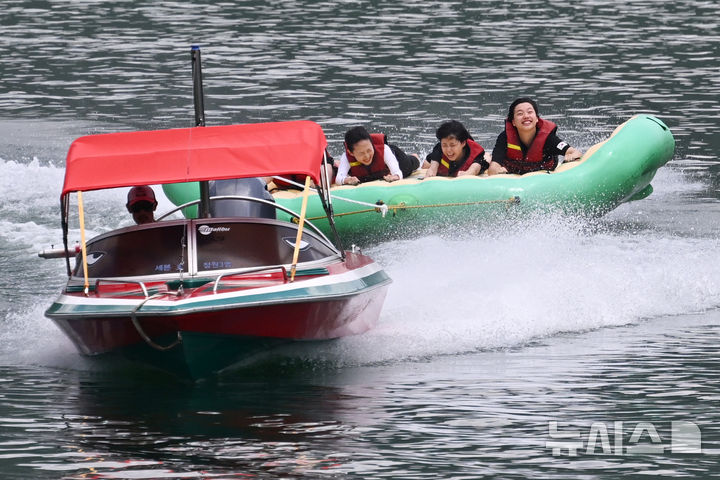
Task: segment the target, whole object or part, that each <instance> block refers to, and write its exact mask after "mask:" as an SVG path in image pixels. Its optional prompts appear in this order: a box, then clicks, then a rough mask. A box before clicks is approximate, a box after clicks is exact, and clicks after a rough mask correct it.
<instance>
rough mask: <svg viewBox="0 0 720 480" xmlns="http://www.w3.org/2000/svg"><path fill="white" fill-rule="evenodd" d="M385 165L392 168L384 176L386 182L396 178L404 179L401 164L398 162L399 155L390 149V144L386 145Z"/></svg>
mask: <svg viewBox="0 0 720 480" xmlns="http://www.w3.org/2000/svg"><path fill="white" fill-rule="evenodd" d="M384 156H385V165H386V166H387V167H388V169H390V173H389V174H388V175H385V176H384V177H383V178H384V179H385V181H386V182H394V181H396V180H402V178H403V174H402V170H400V164H399V163H398V160H397V157H396V156H395V154H394V153H393V151H392V149H390V146H389V145H385V154H384Z"/></svg>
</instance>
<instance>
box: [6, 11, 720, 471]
mask: <svg viewBox="0 0 720 480" xmlns="http://www.w3.org/2000/svg"><path fill="white" fill-rule="evenodd" d="M0 6H1V7H2V12H3V14H2V16H1V17H0V46H1V47H2V51H3V59H2V65H1V67H0V72H1V73H0V127H2V131H3V132H4V135H3V136H2V139H1V140H0V226H1V227H2V228H0V249H1V250H0V251H1V252H2V253H1V254H0V266H1V267H2V269H3V271H4V272H5V274H4V275H3V279H2V287H3V295H2V296H1V297H0V313H1V314H2V324H1V325H0V477H1V478H3V479H23V480H26V479H61V478H62V479H81V478H112V479H156V478H166V479H176V478H177V479H180V478H287V479H289V478H293V479H295V478H313V479H315V478H363V479H366V478H392V479H424V478H427V479H431V478H432V479H435V478H452V479H475V478H518V479H521V478H523V479H524V478H574V479H616V478H621V477H622V478H658V477H674V476H686V477H695V478H708V477H711V476H717V475H719V474H720V467H719V466H718V463H719V462H718V460H717V459H718V455H719V454H720V431H719V427H718V425H720V413H718V412H719V411H720V408H719V407H720V394H719V393H718V392H719V391H720V376H719V375H718V364H719V363H718V361H719V360H720V352H719V351H718V348H717V344H718V334H720V256H719V255H718V252H719V251H720V236H719V235H718V225H720V180H719V175H718V174H719V173H720V166H719V162H718V155H717V153H716V152H717V151H718V149H719V148H720V136H718V134H717V132H718V129H719V127H720V125H719V124H720V121H719V120H718V118H719V117H718V111H719V110H720V102H719V101H718V99H719V98H720V75H719V73H720V62H719V61H718V58H719V57H720V27H719V25H718V18H720V6H719V5H718V4H717V2H713V1H703V0H687V1H676V2H655V1H649V0H648V1H645V0H643V1H633V0H630V1H626V2H615V1H609V0H589V1H579V0H578V1H571V0H563V1H554V0H546V1H544V2H540V1H534V0H526V1H522V2H520V1H516V0H511V1H504V2H500V1H444V2H439V1H415V0H409V1H404V2H397V3H395V2H378V1H374V0H373V1H351V0H346V1H339V2H313V1H309V0H280V1H277V2H258V1H238V2H219V3H201V2H193V3H182V2H169V1H157V2H149V1H122V0H114V1H112V2H110V1H102V0H97V1H93V2H82V3H81V2H71V1H59V0H50V1H46V2H35V1H22V0H17V1H13V0H2V1H0ZM192 44H199V45H200V46H201V47H202V55H203V73H204V77H205V89H204V90H205V108H206V114H207V123H208V125H220V124H227V123H246V122H265V121H279V120H289V119H310V120H314V121H316V122H318V123H320V124H321V125H322V127H323V129H324V130H325V131H326V134H327V136H328V139H329V141H330V152H331V153H332V154H333V155H339V154H340V153H341V151H340V149H341V142H342V136H343V134H344V132H345V130H346V129H347V128H349V127H351V126H354V125H357V124H364V125H366V126H367V127H368V128H369V129H370V130H371V131H383V132H385V133H386V134H387V135H388V136H389V138H390V139H391V141H394V142H396V143H398V144H399V145H401V146H402V147H404V148H405V149H406V150H409V151H415V152H418V153H421V154H425V153H427V152H429V151H430V149H431V148H432V146H433V144H434V143H435V139H434V132H435V128H437V126H438V125H439V124H440V123H441V122H442V121H444V120H446V119H449V118H456V119H459V120H461V121H463V122H464V123H465V125H466V126H467V127H468V129H469V130H470V132H471V133H472V135H473V136H474V138H475V139H476V140H477V141H479V142H480V143H481V144H483V145H484V146H485V147H486V148H488V149H490V148H492V146H493V144H494V140H495V137H496V136H497V134H498V133H499V132H500V130H501V128H502V119H503V117H504V116H505V114H506V109H507V106H508V105H509V103H510V102H511V101H512V100H513V99H514V98H515V97H516V96H519V95H526V94H527V95H531V96H533V97H536V98H537V99H538V100H539V103H540V112H541V114H542V115H543V116H545V117H546V118H550V119H552V120H553V121H555V122H556V123H558V124H559V125H560V128H559V134H560V136H561V137H562V138H564V139H565V140H567V141H568V142H570V143H571V144H572V145H575V146H577V147H579V148H581V149H583V150H585V149H587V148H588V147H589V146H591V145H593V144H594V143H596V142H598V141H600V140H602V139H604V138H605V137H606V136H607V135H609V133H610V132H612V130H613V129H614V128H615V127H616V126H617V125H618V124H620V123H621V122H623V121H625V120H626V119H627V118H629V117H630V116H632V115H634V114H637V113H651V114H654V115H656V116H658V117H659V118H660V119H662V120H663V121H664V122H665V123H667V125H668V126H669V127H670V128H671V130H672V131H673V133H674V135H675V139H676V141H677V149H676V154H675V156H674V158H673V160H672V161H671V162H670V163H669V164H668V165H667V166H666V167H663V168H662V169H661V170H660V171H659V172H658V175H657V176H656V178H655V180H654V181H653V186H654V188H655V192H654V193H653V194H652V195H651V196H650V197H648V198H647V199H644V200H642V201H639V202H634V203H631V204H626V205H623V206H621V207H620V208H618V209H617V210H615V211H613V212H611V213H610V214H608V215H607V216H605V217H603V218H601V219H597V220H580V219H573V218H563V217H560V216H554V215H548V214H544V215H538V216H537V217H536V218H530V219H525V220H524V221H523V222H522V223H521V224H518V223H513V222H507V223H501V224H493V225H486V224H482V223H478V224H477V225H474V226H471V227H470V228H467V229H463V230H462V231H451V230H450V231H448V230H445V231H442V232H438V234H437V235H432V236H427V237H422V238H410V239H406V240H400V241H394V242H385V243H380V244H376V245H367V246H366V248H365V250H364V251H365V252H366V253H369V254H370V255H371V256H373V257H374V258H375V259H376V260H378V261H379V262H380V263H381V264H382V265H383V266H384V267H385V269H386V270H387V271H388V272H389V274H390V275H391V277H392V278H393V279H394V283H393V285H392V287H391V289H390V293H389V296H388V299H387V302H386V304H385V308H384V310H383V313H382V316H381V321H380V324H379V325H378V327H377V328H376V329H374V330H372V331H371V332H369V333H367V334H364V335H361V336H357V337H352V338H345V339H342V340H339V341H335V342H329V343H327V344H324V345H321V346H312V347H310V346H294V347H287V348H284V349H280V350H277V351H275V352H272V354H269V355H267V356H266V357H264V358H259V359H258V360H257V361H256V362H254V363H252V364H250V365H246V366H244V367H243V368H241V369H239V370H237V371H235V372H233V373H230V374H228V375H225V376H223V377H220V378H216V379H212V380H209V381H206V382H201V383H198V384H193V385H190V384H183V383H178V382H176V381H173V380H172V379H169V378H167V377H165V376H163V375H160V374H157V373H155V372H152V371H147V370H144V369H142V368H140V367H137V366H135V365H132V364H128V363H125V362H123V361H121V360H113V359H110V360H107V361H103V362H97V361H93V360H91V359H86V358H83V357H81V356H79V355H78V354H77V353H76V352H75V350H74V348H73V347H72V345H71V344H70V342H69V341H68V340H66V339H65V337H64V336H63V335H62V334H61V333H60V331H59V330H57V329H56V328H55V327H54V326H53V325H52V324H51V323H50V322H49V320H47V319H45V318H44V316H43V312H44V310H45V309H46V308H47V307H48V306H49V304H50V303H51V302H52V300H53V298H54V297H55V295H56V294H57V293H58V292H59V290H60V288H61V286H62V284H63V283H64V280H65V276H64V265H63V263H62V261H48V260H42V259H39V258H38V257H37V256H36V254H37V252H38V251H39V250H41V249H44V248H48V247H49V246H50V245H51V244H55V245H58V244H59V243H60V241H61V231H60V222H59V195H60V188H61V184H62V180H63V174H64V172H63V165H64V158H65V155H66V153H67V148H68V146H69V145H70V143H71V141H72V140H73V139H74V138H76V137H78V136H81V135H86V134H92V133H100V132H113V131H120V130H132V129H143V130H145V129H157V128H173V127H187V126H191V125H192V122H193V111H192V82H191V77H190V53H189V50H190V45H192ZM638 141H642V139H638ZM124 195H125V192H121V191H118V192H107V193H103V194H99V195H98V196H96V197H94V198H89V199H88V204H87V209H88V223H89V225H88V226H89V228H90V230H91V233H99V232H102V231H106V230H108V229H110V228H113V227H116V226H117V225H123V224H129V223H130V222H129V221H130V218H129V216H128V215H127V212H125V210H124V201H125V200H124ZM160 204H161V205H160V207H159V210H163V209H164V208H166V207H168V206H169V205H170V203H169V202H168V201H167V200H166V199H161V202H160Z"/></svg>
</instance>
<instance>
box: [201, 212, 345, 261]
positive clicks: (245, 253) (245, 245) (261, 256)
mask: <svg viewBox="0 0 720 480" xmlns="http://www.w3.org/2000/svg"><path fill="white" fill-rule="evenodd" d="M196 225H197V237H196V245H197V269H198V270H199V271H202V270H221V269H229V268H245V267H258V266H263V265H287V264H290V263H292V260H293V252H294V250H295V238H296V235H297V227H295V226H294V225H287V224H286V225H283V224H282V223H280V222H262V221H258V222H253V223H236V222H229V221H228V222H213V223H203V222H200V221H198V222H197V223H196ZM334 254H335V252H333V250H331V249H330V248H329V247H328V246H327V245H325V244H324V243H322V242H320V241H319V240H318V239H317V238H316V237H314V236H312V235H310V234H308V233H307V232H306V233H304V234H303V237H302V240H301V244H300V252H299V256H298V262H311V261H314V260H321V259H323V258H327V257H329V256H331V255H334Z"/></svg>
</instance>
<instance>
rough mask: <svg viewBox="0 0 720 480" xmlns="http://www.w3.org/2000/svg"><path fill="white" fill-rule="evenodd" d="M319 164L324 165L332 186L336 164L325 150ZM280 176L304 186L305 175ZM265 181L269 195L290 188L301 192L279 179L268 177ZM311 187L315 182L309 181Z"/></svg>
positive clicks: (296, 187) (295, 186)
mask: <svg viewBox="0 0 720 480" xmlns="http://www.w3.org/2000/svg"><path fill="white" fill-rule="evenodd" d="M320 162H321V164H323V165H324V167H325V173H326V175H327V176H328V178H329V179H330V184H331V185H332V184H333V183H334V182H335V175H336V173H337V166H338V162H336V161H335V160H334V159H333V157H332V156H331V155H330V152H328V151H327V149H325V155H324V156H323V159H321V160H320ZM281 176H282V177H283V178H286V179H288V180H290V181H292V182H295V183H297V184H300V185H304V184H305V175H297V174H292V175H281ZM266 180H267V182H266V183H267V190H268V191H269V192H270V193H273V192H275V191H277V190H288V189H291V188H294V189H296V190H302V187H301V186H300V187H299V186H297V185H293V184H292V183H288V182H285V181H283V180H281V179H279V178H275V177H268V178H267V179H266ZM311 185H313V186H314V185H315V182H312V181H311Z"/></svg>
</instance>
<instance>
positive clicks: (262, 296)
mask: <svg viewBox="0 0 720 480" xmlns="http://www.w3.org/2000/svg"><path fill="white" fill-rule="evenodd" d="M390 281H391V280H390V277H388V275H387V273H385V271H384V270H379V271H377V272H374V273H372V274H370V275H367V276H365V277H361V278H357V279H354V280H351V281H347V282H342V283H333V284H325V285H317V286H308V287H303V288H297V289H293V290H289V291H288V290H280V291H275V292H267V293H257V294H250V295H242V296H232V297H228V298H216V297H217V296H220V295H221V294H218V295H213V296H207V297H202V299H198V300H197V301H192V302H186V303H185V304H182V305H173V304H172V303H170V304H168V305H151V304H145V305H143V307H142V309H141V310H140V311H139V312H138V315H139V316H142V315H148V314H153V315H182V314H186V313H191V312H197V311H202V310H217V309H223V308H242V307H245V306H251V305H252V306H255V305H262V304H272V303H292V302H304V301H313V300H315V299H323V298H328V299H330V298H337V297H343V296H348V295H354V294H357V293H359V292H361V291H363V290H370V289H373V288H377V287H380V286H382V285H385V284H387V283H389V282H390ZM103 300H108V299H107V298H103ZM138 303H139V302H138ZM136 305H137V303H133V304H129V305H128V304H124V305H118V304H104V305H99V304H97V303H95V302H93V303H85V304H71V303H61V302H57V301H56V302H54V303H53V304H52V305H51V306H50V308H48V310H47V311H46V312H45V315H46V316H48V317H53V316H77V315H85V316H87V315H103V316H126V315H129V314H130V312H131V311H132V310H133V309H134V308H135V306H136Z"/></svg>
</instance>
